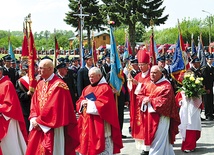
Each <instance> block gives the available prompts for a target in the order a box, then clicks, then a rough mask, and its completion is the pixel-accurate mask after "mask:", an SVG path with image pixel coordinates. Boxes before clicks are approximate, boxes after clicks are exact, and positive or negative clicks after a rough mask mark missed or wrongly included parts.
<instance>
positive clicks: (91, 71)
mask: <svg viewBox="0 0 214 155" xmlns="http://www.w3.org/2000/svg"><path fill="white" fill-rule="evenodd" d="M92 73H94V74H98V75H100V76H102V72H101V70H100V68H98V67H92V68H91V69H89V72H88V75H90V74H92Z"/></svg>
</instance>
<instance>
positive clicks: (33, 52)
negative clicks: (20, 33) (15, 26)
mask: <svg viewBox="0 0 214 155" xmlns="http://www.w3.org/2000/svg"><path fill="white" fill-rule="evenodd" d="M28 44H29V58H28V65H29V71H28V76H29V90H30V91H32V92H34V89H35V87H36V79H35V61H36V59H37V56H36V48H35V44H34V38H33V34H32V31H31V28H30V36H29V38H28Z"/></svg>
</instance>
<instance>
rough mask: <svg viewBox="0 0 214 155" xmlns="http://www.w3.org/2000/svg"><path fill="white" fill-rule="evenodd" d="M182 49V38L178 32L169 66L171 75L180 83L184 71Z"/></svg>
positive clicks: (183, 48) (183, 47)
mask: <svg viewBox="0 0 214 155" xmlns="http://www.w3.org/2000/svg"><path fill="white" fill-rule="evenodd" d="M183 50H185V46H184V42H183V39H182V35H181V33H180V34H179V36H178V40H177V43H176V47H175V51H174V55H173V60H172V66H171V76H172V78H174V79H175V80H176V81H177V82H178V83H180V84H181V83H182V79H183V74H184V72H185V63H184V59H183Z"/></svg>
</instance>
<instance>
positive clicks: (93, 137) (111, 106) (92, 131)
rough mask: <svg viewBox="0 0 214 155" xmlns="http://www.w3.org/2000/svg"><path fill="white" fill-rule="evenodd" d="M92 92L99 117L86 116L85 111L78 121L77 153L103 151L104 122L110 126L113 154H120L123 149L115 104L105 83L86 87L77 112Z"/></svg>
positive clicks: (89, 154)
mask: <svg viewBox="0 0 214 155" xmlns="http://www.w3.org/2000/svg"><path fill="white" fill-rule="evenodd" d="M91 92H93V94H94V96H95V98H96V99H95V101H94V102H95V105H96V108H97V110H98V113H99V115H92V114H87V113H85V111H83V113H81V114H80V117H79V119H78V130H79V135H80V146H79V147H78V148H77V152H79V153H81V154H84V155H97V154H100V153H102V152H103V151H104V150H105V130H104V121H106V122H107V123H109V124H110V126H111V138H112V141H113V152H114V154H115V153H120V149H121V148H122V147H123V144H122V138H121V131H120V126H119V120H118V116H117V110H116V103H115V100H114V95H113V92H112V89H111V88H110V86H109V85H108V84H107V83H103V84H98V85H97V86H94V87H92V86H91V85H89V86H87V87H86V88H85V89H84V90H83V92H82V95H81V97H80V98H79V100H78V101H77V111H79V110H80V108H81V107H80V106H81V101H82V100H85V99H86V96H88V95H89V94H91Z"/></svg>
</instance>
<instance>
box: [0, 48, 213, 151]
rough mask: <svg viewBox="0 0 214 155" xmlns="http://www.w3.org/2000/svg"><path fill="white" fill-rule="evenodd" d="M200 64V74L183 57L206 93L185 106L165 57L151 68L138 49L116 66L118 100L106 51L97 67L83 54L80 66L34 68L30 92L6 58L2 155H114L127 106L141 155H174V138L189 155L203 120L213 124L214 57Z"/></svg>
mask: <svg viewBox="0 0 214 155" xmlns="http://www.w3.org/2000/svg"><path fill="white" fill-rule="evenodd" d="M186 52H189V51H186ZM206 59H207V65H205V66H203V67H201V66H200V60H199V58H198V57H197V56H195V55H193V54H192V55H190V56H189V62H188V63H189V65H190V69H189V70H186V73H185V74H194V77H195V78H197V77H202V78H203V79H204V80H203V86H204V87H203V88H204V90H205V93H204V95H202V96H200V97H199V98H196V99H192V100H191V101H190V100H189V99H188V98H187V97H186V96H185V93H183V92H179V93H178V91H177V90H178V88H179V87H182V84H180V83H178V82H177V81H176V80H175V79H174V78H173V76H172V75H171V65H172V56H171V55H168V54H165V55H161V56H159V57H158V58H157V60H156V61H157V65H151V58H150V56H149V55H148V53H147V52H145V50H143V49H140V50H139V51H138V52H137V54H136V55H132V56H130V57H129V58H127V59H125V60H123V59H121V63H122V65H123V67H124V68H123V79H124V81H123V84H122V88H121V91H120V92H119V93H118V92H117V91H116V90H114V89H113V88H112V87H111V86H110V72H111V61H110V53H108V52H106V53H105V55H103V57H102V58H101V59H99V60H98V61H97V63H96V64H94V61H93V58H92V56H91V55H90V54H86V55H85V56H84V63H85V65H84V66H82V67H80V59H79V58H77V57H73V58H72V59H71V60H70V59H69V56H66V57H59V58H58V59H57V65H56V66H54V63H53V59H52V58H50V57H48V56H45V57H43V58H42V59H41V60H39V61H38V62H36V63H35V66H34V69H35V79H36V81H37V85H36V88H35V90H34V91H32V90H30V89H29V76H28V71H29V67H28V63H27V61H26V60H16V61H14V60H12V58H11V57H10V55H6V56H4V57H3V58H2V60H1V64H0V86H1V88H2V89H1V90H0V100H1V102H0V123H1V125H0V130H1V131H0V155H12V154H13V155H14V152H16V153H15V154H16V155H24V154H26V155H33V154H35V155H39V154H45V155H62V154H66V155H72V154H73V155H75V154H76V153H78V154H80V155H113V154H118V153H120V150H121V149H122V148H123V143H122V139H123V138H127V136H126V135H124V134H123V133H122V131H123V122H124V108H125V106H126V107H128V108H129V111H130V127H129V132H130V134H131V136H132V137H133V138H134V140H135V144H136V149H139V150H141V151H142V153H141V155H148V154H149V155H157V154H158V155H173V154H174V151H173V144H174V142H175V139H176V138H175V136H176V135H177V134H179V132H180V134H181V137H182V140H183V141H182V145H181V150H182V151H184V152H186V153H189V152H193V151H194V150H195V148H196V142H197V140H198V139H199V138H200V132H201V121H205V120H208V121H212V120H213V119H214V116H213V112H214V110H213V89H212V88H213V82H214V67H213V66H212V63H213V60H214V59H213V55H212V54H209V55H207V57H206ZM185 74H184V76H185ZM203 109H204V110H205V116H206V119H203V118H202V117H201V111H202V110H203Z"/></svg>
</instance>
